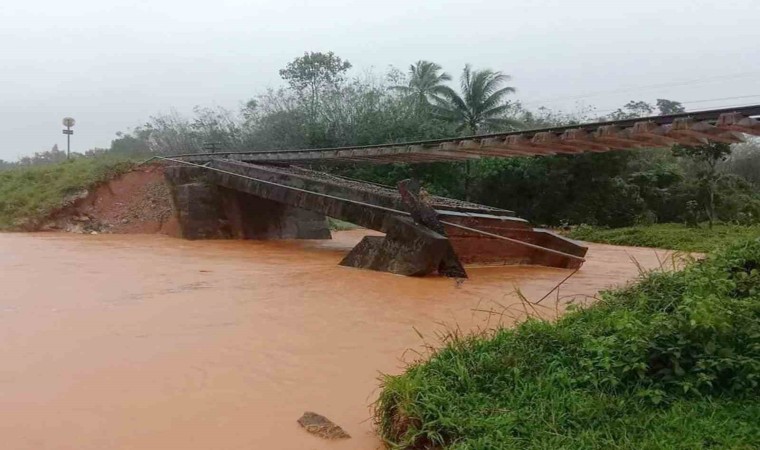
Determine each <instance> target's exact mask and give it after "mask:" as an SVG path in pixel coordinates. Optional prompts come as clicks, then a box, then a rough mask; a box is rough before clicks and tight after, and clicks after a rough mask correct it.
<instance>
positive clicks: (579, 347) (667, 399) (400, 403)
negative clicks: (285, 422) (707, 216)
mask: <svg viewBox="0 0 760 450" xmlns="http://www.w3.org/2000/svg"><path fill="white" fill-rule="evenodd" d="M758 383H760V239H745V240H742V241H739V242H737V243H735V244H734V245H733V246H730V247H729V248H728V249H725V248H724V249H722V250H721V251H719V252H716V253H714V254H711V255H709V256H708V257H707V259H706V260H704V261H702V262H697V263H693V264H691V265H689V266H688V267H687V268H685V269H684V270H682V271H680V272H671V273H662V272H656V273H650V274H646V275H644V276H643V277H642V279H641V280H640V281H639V282H638V283H636V284H634V285H631V286H629V287H626V288H622V289H619V290H614V291H609V292H604V293H602V294H601V300H600V301H599V302H597V303H596V304H595V305H594V306H591V307H588V308H585V309H580V310H577V311H574V312H570V313H568V314H567V315H565V316H564V317H562V318H561V319H559V320H558V321H556V322H553V323H552V322H546V321H539V320H529V321H527V322H525V323H523V324H521V325H519V326H517V327H516V328H514V329H502V330H500V331H497V332H495V333H493V334H491V335H488V336H470V337H466V338H458V339H454V340H453V341H451V342H449V343H448V344H447V345H446V346H445V347H444V348H443V349H441V350H439V351H437V352H436V353H435V354H433V356H432V357H430V359H429V360H427V361H425V362H422V363H418V364H416V365H413V366H411V367H409V368H408V369H407V370H406V372H405V373H404V374H402V375H399V376H387V377H384V379H383V381H382V384H383V386H382V388H383V390H382V393H381V395H380V398H379V400H378V403H377V405H376V419H377V421H378V430H379V432H380V434H381V436H382V437H383V438H384V439H385V440H386V442H387V443H388V444H389V445H390V446H391V447H392V448H399V449H423V448H424V449H427V448H447V449H458V450H463V449H506V448H541V449H557V448H568V449H570V448H572V449H581V448H584V449H585V448H589V449H590V448H598V449H602V448H625V449H661V448H681V449H698V448H736V449H750V448H753V449H754V448H760V387H759V386H758Z"/></svg>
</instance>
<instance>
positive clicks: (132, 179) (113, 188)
mask: <svg viewBox="0 0 760 450" xmlns="http://www.w3.org/2000/svg"><path fill="white" fill-rule="evenodd" d="M66 203H70V205H69V206H66V207H63V208H62V209H61V210H59V211H57V212H55V213H54V214H53V215H52V216H51V217H50V218H49V219H48V220H47V221H45V223H44V224H42V225H41V227H40V228H42V229H43V230H54V231H55V230H60V231H68V232H73V233H82V234H84V233H87V234H89V233H93V232H94V233H126V234H133V233H143V234H145V233H148V234H152V233H157V234H165V235H169V236H179V234H180V232H179V225H178V223H177V220H176V217H175V213H174V209H173V204H172V200H171V194H170V192H169V186H168V184H167V183H166V181H165V180H164V175H163V167H162V166H160V165H146V166H141V167H138V168H136V169H134V170H132V171H130V172H127V173H125V174H123V175H120V176H118V177H116V178H114V179H112V180H110V181H108V182H106V183H103V184H101V185H100V186H98V187H96V188H93V189H92V190H90V191H85V192H82V193H80V194H78V195H76V196H74V197H73V198H71V199H69V200H68V201H67V202H66Z"/></svg>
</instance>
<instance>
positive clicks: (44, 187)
mask: <svg viewBox="0 0 760 450" xmlns="http://www.w3.org/2000/svg"><path fill="white" fill-rule="evenodd" d="M132 167H133V163H132V162H130V161H128V160H125V159H124V158H114V157H105V156H101V157H90V158H77V159H73V160H70V161H64V162H61V163H57V164H49V165H42V166H31V167H17V168H13V169H10V170H4V171H0V230H9V229H14V228H19V227H28V226H29V225H33V224H35V223H37V222H38V221H39V220H41V219H44V218H45V217H47V216H48V215H50V214H51V213H52V212H53V211H55V210H56V209H58V208H60V207H62V206H64V205H65V203H66V202H67V200H69V199H70V198H71V196H73V195H75V194H77V193H79V192H81V191H82V190H84V189H89V188H91V187H92V186H95V185H97V184H99V183H102V182H104V181H106V180H109V179H110V178H113V177H114V176H116V175H119V174H121V173H124V172H126V171H128V170H129V169H131V168H132Z"/></svg>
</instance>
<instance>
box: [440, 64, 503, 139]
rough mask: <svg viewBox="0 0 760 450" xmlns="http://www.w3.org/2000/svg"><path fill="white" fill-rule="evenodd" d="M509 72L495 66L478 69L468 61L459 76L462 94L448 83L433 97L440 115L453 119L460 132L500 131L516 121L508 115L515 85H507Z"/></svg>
mask: <svg viewBox="0 0 760 450" xmlns="http://www.w3.org/2000/svg"><path fill="white" fill-rule="evenodd" d="M509 80H510V77H509V75H505V74H503V73H501V72H494V71H492V70H488V69H485V70H475V71H473V70H472V68H471V67H470V65H469V64H468V65H466V66H465V67H464V70H462V76H461V78H460V85H461V86H460V89H461V94H460V93H457V92H456V91H455V90H454V89H451V88H450V87H448V86H445V87H443V88H442V89H441V90H440V92H439V93H438V96H437V97H435V98H434V109H433V111H434V114H435V116H436V117H437V118H439V119H441V120H443V121H445V122H450V123H454V124H455V125H456V127H457V128H456V131H457V132H466V133H469V134H477V133H478V132H480V131H498V130H503V129H505V128H507V127H510V126H514V125H515V124H516V123H515V121H513V120H510V119H509V118H507V117H506V116H505V114H506V112H507V111H509V105H508V104H507V103H506V102H505V97H506V96H507V95H509V94H512V93H514V92H515V88H513V87H511V86H504V83H506V82H508V81H509Z"/></svg>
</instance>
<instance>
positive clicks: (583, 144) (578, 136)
mask: <svg viewBox="0 0 760 450" xmlns="http://www.w3.org/2000/svg"><path fill="white" fill-rule="evenodd" d="M559 140H560V142H562V143H563V145H571V146H574V147H575V148H579V149H587V150H588V151H591V152H606V151H609V150H610V146H609V145H607V144H603V143H601V142H597V141H596V140H594V137H593V136H592V135H591V134H589V133H588V132H587V131H586V130H583V129H580V128H575V129H572V130H566V131H565V132H563V133H562V135H561V136H560V137H559Z"/></svg>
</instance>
